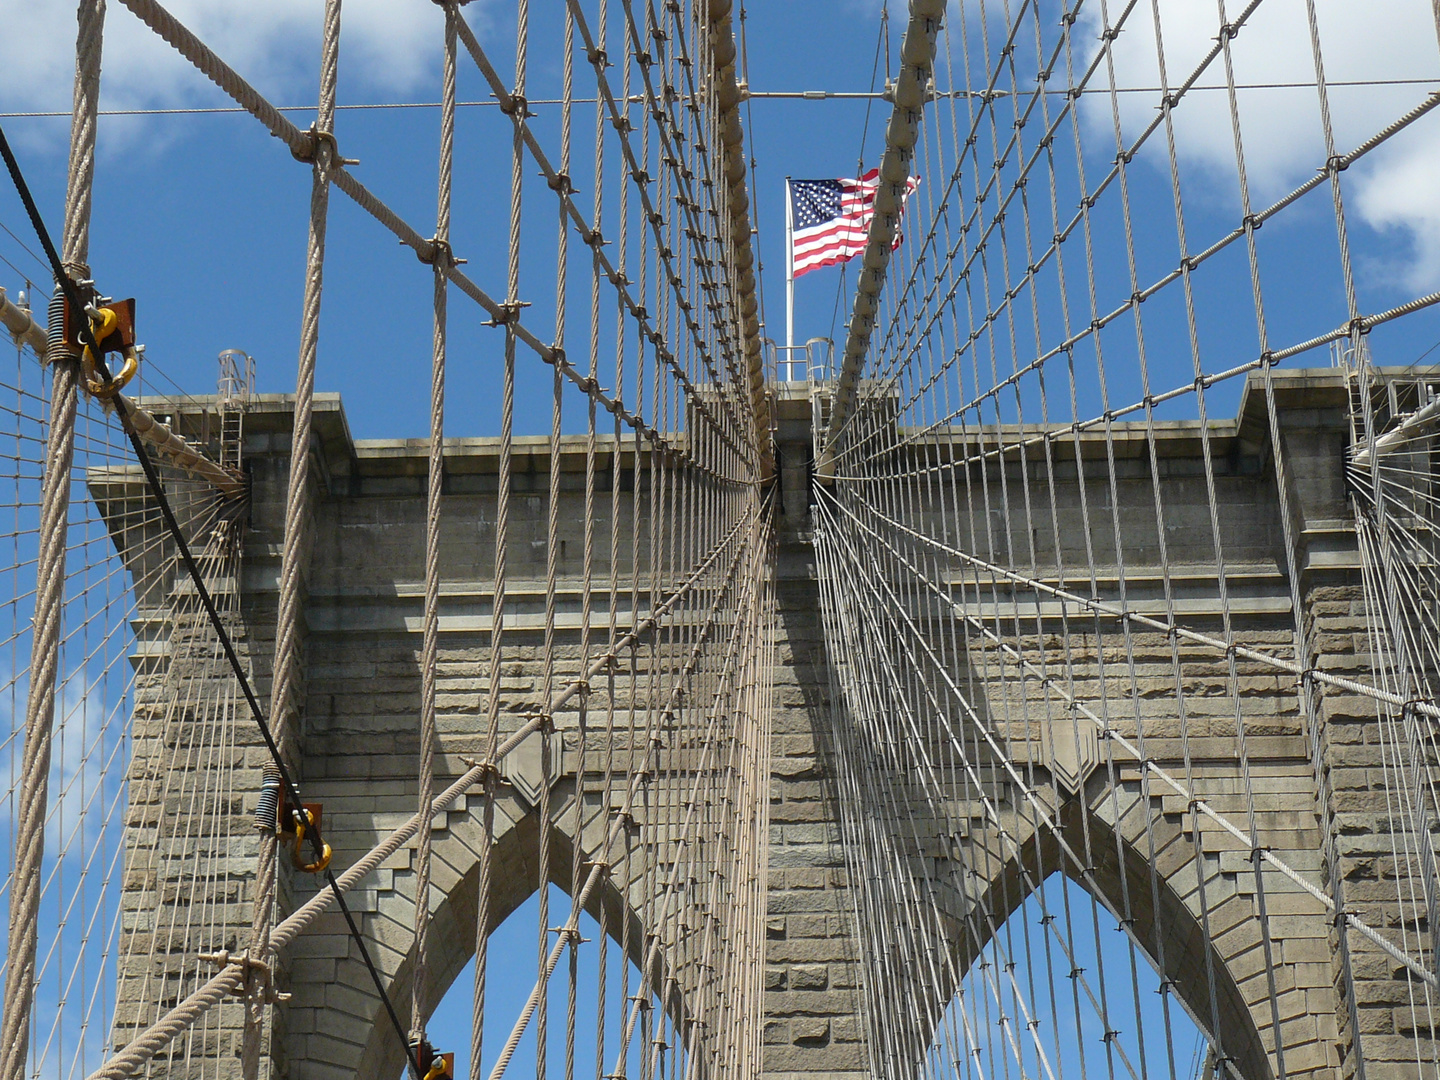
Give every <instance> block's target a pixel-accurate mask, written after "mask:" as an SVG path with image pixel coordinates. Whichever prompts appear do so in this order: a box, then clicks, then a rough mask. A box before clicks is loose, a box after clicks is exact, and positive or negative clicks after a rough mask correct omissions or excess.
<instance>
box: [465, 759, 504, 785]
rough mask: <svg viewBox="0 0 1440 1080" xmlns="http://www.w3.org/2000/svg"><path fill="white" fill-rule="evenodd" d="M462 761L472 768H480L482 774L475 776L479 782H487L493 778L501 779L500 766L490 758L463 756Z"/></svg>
mask: <svg viewBox="0 0 1440 1080" xmlns="http://www.w3.org/2000/svg"><path fill="white" fill-rule="evenodd" d="M460 762H461V764H463V765H467V766H469V767H470V768H472V769H479V770H480V775H479V776H478V777H476V778H475V782H476V783H477V784H485V783H488V782H489V781H491V780H499V779H500V766H499V765H498V764H496V763H495V762H493V761H491V760H490V759H489V758H472V757H462V758H461V759H460Z"/></svg>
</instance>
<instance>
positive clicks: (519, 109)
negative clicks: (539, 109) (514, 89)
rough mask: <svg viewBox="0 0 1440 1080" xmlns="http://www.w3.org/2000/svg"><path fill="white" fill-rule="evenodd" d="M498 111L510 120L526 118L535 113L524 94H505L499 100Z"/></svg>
mask: <svg viewBox="0 0 1440 1080" xmlns="http://www.w3.org/2000/svg"><path fill="white" fill-rule="evenodd" d="M500 111H501V112H502V113H504V114H505V115H506V116H508V117H510V118H511V119H512V120H528V119H530V117H532V116H534V115H535V114H534V113H533V112H531V111H530V104H529V102H528V101H526V100H525V95H524V94H507V95H506V96H505V97H504V98H503V99H501V101H500Z"/></svg>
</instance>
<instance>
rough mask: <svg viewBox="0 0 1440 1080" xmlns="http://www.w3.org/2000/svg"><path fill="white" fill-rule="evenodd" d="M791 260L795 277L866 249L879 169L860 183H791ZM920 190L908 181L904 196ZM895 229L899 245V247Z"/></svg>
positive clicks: (915, 179)
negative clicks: (792, 260)
mask: <svg viewBox="0 0 1440 1080" xmlns="http://www.w3.org/2000/svg"><path fill="white" fill-rule="evenodd" d="M789 183H790V214H791V219H790V221H791V230H792V232H791V236H792V247H791V257H792V258H793V259H794V263H793V266H794V274H795V276H796V277H799V276H800V275H801V274H804V273H808V272H809V271H811V270H818V269H819V268H820V267H822V266H834V265H835V264H836V263H842V262H848V261H850V260H851V259H853V258H854V257H855V256H856V255H860V254H863V253H864V251H865V240H866V237H867V236H868V235H869V233H870V219H871V218H872V217H874V216H875V188H876V187H877V186H878V185H879V183H880V170H879V169H871V170H870V171H869V172H867V173H866V174H865V175H864V176H862V177H860V178H859V179H858V180H854V179H843V178H842V179H840V180H791V181H790V182H789ZM919 186H920V178H919V177H918V176H912V177H910V180H909V182H908V184H907V185H906V188H905V197H906V198H907V199H908V198H909V197H910V194H911V193H912V192H913V191H914V190H915V189H916V188H917V187H919ZM900 240H901V234H900V230H899V229H897V230H896V231H895V247H897V248H898V247H899V246H900Z"/></svg>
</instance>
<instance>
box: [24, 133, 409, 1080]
mask: <svg viewBox="0 0 1440 1080" xmlns="http://www.w3.org/2000/svg"><path fill="white" fill-rule="evenodd" d="M0 155H3V156H4V158H5V167H6V168H7V169H8V170H9V171H10V179H11V180H12V181H14V184H15V190H16V191H17V192H19V194H20V201H21V202H23V203H24V204H25V212H26V213H27V214H28V215H29V216H30V224H31V225H32V226H33V227H34V229H35V235H36V236H38V237H39V238H40V246H41V247H42V248H44V250H45V254H46V256H48V257H49V259H50V268H51V271H52V272H53V273H54V274H55V282H56V284H58V285H59V286H60V289H61V291H62V292H64V294H65V300H66V302H67V303H68V304H69V305H70V309H71V310H72V311H74V312H75V313H76V314H77V321H78V322H79V323H80V340H81V342H82V343H83V344H84V345H85V346H87V347H88V348H89V349H90V351H91V353H92V354H93V355H94V357H95V362H96V365H97V366H98V367H99V369H100V372H101V374H102V375H103V376H104V378H105V381H106V382H109V381H110V371H109V369H108V367H107V366H106V364H105V359H104V357H103V356H102V355H101V353H100V348H99V345H98V343H97V342H96V341H95V336H94V334H93V333H92V331H91V329H90V323H89V320H88V319H85V318H79V316H80V315H83V314H84V311H85V306H84V304H83V303H82V301H81V298H80V290H79V287H78V286H77V285H76V283H75V282H74V281H73V280H72V279H71V277H70V275H69V274H68V273H67V272H66V270H65V267H64V265H63V264H62V263H61V262H60V256H59V255H58V254H57V253H56V251H55V245H54V244H53V243H52V242H51V240H50V233H49V231H48V230H47V229H46V228H45V222H44V220H43V219H42V218H41V217H40V211H39V210H38V209H37V208H36V206H35V200H34V199H33V198H32V197H31V195H30V187H29V185H28V184H26V183H25V177H24V175H23V174H22V173H21V172H20V164H19V162H18V161H16V160H15V155H14V153H13V152H11V150H10V143H9V141H8V140H7V139H6V138H5V129H4V128H3V127H0ZM113 400H114V403H115V412H116V414H117V415H118V416H119V417H120V426H121V427H122V428H123V429H124V431H125V434H126V436H127V437H128V438H129V440H130V445H131V446H133V447H134V448H135V456H136V457H137V458H139V459H140V467H141V469H143V470H144V472H145V479H146V481H147V482H148V483H149V485H150V492H151V494H152V495H154V496H155V501H156V502H157V503H158V504H159V506H160V515H161V517H163V518H164V520H165V526H166V528H167V529H168V530H169V532H170V536H171V538H172V539H173V540H174V541H175V547H176V549H177V550H178V551H179V552H180V558H181V560H182V561H183V562H184V563H185V569H186V570H187V571H188V572H189V574H190V579H191V581H192V582H193V583H194V585H195V591H196V593H197V594H198V595H199V597H200V603H201V605H202V606H203V607H204V608H205V614H206V616H208V617H209V619H210V625H211V626H212V627H213V628H214V630H215V635H216V636H217V637H218V638H219V639H220V647H221V648H222V649H224V651H225V659H226V660H228V661H229V662H230V667H231V670H233V671H234V673H235V678H236V679H237V680H238V681H239V683H240V689H241V691H242V692H243V693H244V695H245V700H246V701H247V702H248V703H249V705H250V713H251V715H252V716H253V717H254V719H255V726H256V727H258V728H259V729H260V737H261V738H262V739H263V740H264V741H265V748H266V750H268V751H269V753H270V757H271V760H272V761H273V762H274V764H275V767H276V769H278V770H279V772H280V782H281V784H282V785H283V786H284V788H285V794H286V795H287V797H288V798H289V799H290V802H291V805H292V806H293V807H294V808H295V811H294V812H295V813H296V814H297V815H298V814H300V813H303V807H304V804H303V803H302V802H301V799H300V789H299V788H298V787H296V786H295V781H294V780H293V779H292V778H291V776H290V770H289V769H287V768H286V767H285V762H284V759H283V758H282V757H281V755H280V747H279V746H278V745H277V744H276V742H275V737H274V735H273V734H272V733H271V731H270V725H269V724H268V723H267V722H266V720H265V714H264V712H263V711H262V710H261V708H260V702H259V701H258V700H257V699H256V697H255V691H254V690H253V689H251V687H250V680H249V679H248V678H247V677H246V675H245V669H244V668H243V667H241V665H240V657H239V656H238V655H237V654H236V652H235V646H234V644H233V643H232V642H231V641H230V634H229V632H228V631H226V629H225V626H224V624H223V623H222V622H221V620H220V613H219V611H217V610H216V608H215V601H214V600H213V599H211V596H210V590H209V589H207V588H206V587H205V581H204V579H203V578H202V577H201V574H200V567H199V566H198V565H196V562H195V557H194V555H192V554H191V553H190V545H189V544H188V543H186V541H185V534H184V533H183V532H181V530H180V523H179V521H177V520H176V518H175V512H174V510H172V509H171V507H170V500H169V498H168V497H166V495H165V488H164V486H163V485H162V484H161V483H160V474H159V473H158V472H157V471H156V469H155V463H154V462H153V461H151V460H150V455H149V453H148V452H147V451H146V449H145V444H144V443H143V442H141V440H140V436H139V435H138V434H137V433H136V431H135V428H134V426H133V425H132V424H131V423H130V415H129V413H128V411H127V410H126V407H125V399H124V397H122V396H121V395H119V394H117V395H116V396H115V397H114V399H113ZM308 833H309V836H310V843H311V846H312V847H313V848H314V851H315V859H316V861H317V862H319V861H323V860H324V858H325V845H324V840H323V839H322V837H321V835H320V828H319V823H318V822H312V823H310V826H309V828H308ZM324 873H325V880H326V881H327V882H329V884H330V888H331V889H332V890H333V891H334V893H335V902H336V903H337V904H338V905H339V907H340V912H341V914H343V915H344V916H345V924H346V926H348V927H349V929H350V936H351V937H352V938H354V939H355V944H357V945H358V946H360V957H361V959H362V960H364V961H365V967H366V969H367V970H368V971H369V972H370V979H371V981H372V982H374V984H375V990H376V992H377V993H378V994H379V995H380V1000H381V1001H382V1002H383V1003H384V1005H385V1011H386V1012H387V1013H389V1015H390V1022H391V1023H392V1024H393V1025H394V1026H395V1032H396V1034H397V1035H399V1036H400V1044H401V1045H402V1046H403V1047H404V1048H405V1056H406V1057H407V1058H408V1059H409V1063H410V1067H411V1068H412V1069H413V1070H414V1071H415V1076H416V1078H417V1080H423V1077H424V1075H425V1072H424V1070H422V1069H421V1068H420V1061H419V1059H418V1058H417V1056H416V1054H415V1050H414V1048H412V1047H411V1046H410V1038H409V1034H408V1032H406V1030H405V1026H404V1025H403V1024H401V1023H400V1016H399V1014H398V1013H396V1011H395V1006H394V1004H393V1003H392V1002H391V1001H390V995H389V994H388V993H386V992H385V986H384V984H383V983H382V982H381V980H380V973H379V971H378V970H376V967H375V962H374V961H373V960H372V959H371V958H370V950H369V949H367V948H366V947H365V939H364V938H363V937H362V936H361V934H360V929H359V927H357V926H356V925H355V918H354V916H353V915H351V913H350V908H349V907H348V905H346V903H345V896H344V894H343V893H342V892H341V891H340V886H339V884H338V883H337V882H336V880H335V872H334V871H333V870H331V869H330V868H329V866H326V868H325V871H324ZM421 902H423V898H417V899H416V903H421ZM257 959H258V958H257Z"/></svg>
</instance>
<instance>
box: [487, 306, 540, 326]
mask: <svg viewBox="0 0 1440 1080" xmlns="http://www.w3.org/2000/svg"><path fill="white" fill-rule="evenodd" d="M495 306H496V307H497V308H499V309H500V310H499V311H498V312H497V313H496V315H495V317H494V318H493V319H487V320H486V321H485V322H483V323H481V324H480V325H481V326H509V325H510V324H511V323H512V322H519V321H520V309H521V308H527V307H529V306H530V304H529V302H528V301H524V300H506V301H504V302H502V303H499V304H496V305H495Z"/></svg>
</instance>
